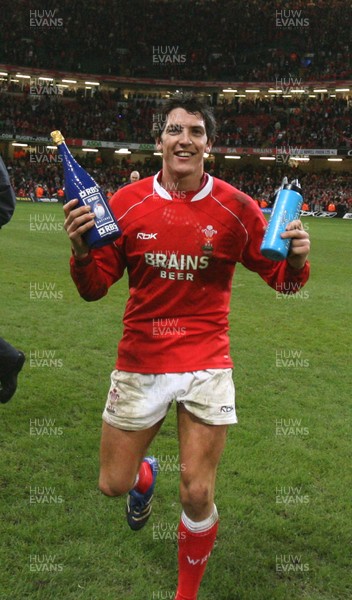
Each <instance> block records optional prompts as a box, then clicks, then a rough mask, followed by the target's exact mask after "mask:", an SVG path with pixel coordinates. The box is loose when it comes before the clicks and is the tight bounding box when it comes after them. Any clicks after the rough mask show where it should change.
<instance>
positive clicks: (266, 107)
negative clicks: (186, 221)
mask: <svg viewBox="0 0 352 600" xmlns="http://www.w3.org/2000/svg"><path fill="white" fill-rule="evenodd" d="M0 98H1V103H0V133H1V134H6V133H7V134H11V135H13V136H16V135H34V136H45V135H48V134H49V132H50V131H53V130H54V129H59V130H61V131H63V132H64V133H65V135H66V136H67V137H70V138H83V139H90V140H106V141H117V142H124V141H126V142H137V143H153V128H154V125H156V126H158V111H159V110H160V106H161V104H162V102H163V101H162V99H161V98H155V97H150V96H147V95H145V96H144V97H143V96H141V97H137V98H133V97H131V98H129V99H128V100H126V99H125V98H123V97H121V93H120V92H119V91H102V92H100V91H97V92H96V93H95V94H94V95H93V96H89V97H87V96H85V95H84V91H83V90H78V91H77V93H76V94H75V96H73V95H72V94H71V95H70V96H69V97H66V96H62V95H58V94H56V95H55V94H53V95H50V94H43V95H38V94H32V93H31V88H28V87H27V88H24V90H23V91H21V92H13V91H8V90H6V89H4V87H3V88H2V93H1V94H0ZM214 113H215V117H216V119H217V122H218V136H217V140H216V145H218V146H228V147H251V146H255V147H263V148H264V147H282V146H284V147H287V146H292V147H296V148H297V147H301V148H302V147H303V148H346V149H350V148H351V147H352V126H351V122H352V120H351V118H352V100H348V99H344V98H331V97H328V95H326V96H325V97H324V98H323V99H320V98H319V99H318V98H316V99H314V98H306V97H304V98H303V97H297V96H292V97H291V98H282V97H280V96H279V97H276V96H272V97H270V98H256V99H243V98H234V99H233V100H232V101H225V100H223V101H221V102H220V101H219V102H218V104H217V105H215V106H214Z"/></svg>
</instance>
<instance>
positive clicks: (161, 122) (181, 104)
mask: <svg viewBox="0 0 352 600" xmlns="http://www.w3.org/2000/svg"><path fill="white" fill-rule="evenodd" d="M175 108H183V109H184V110H185V111H187V112H188V113H191V114H195V113H199V114H201V115H202V117H203V119H204V124H205V131H206V134H207V138H208V140H209V141H211V142H213V141H214V140H215V137H216V121H215V117H214V114H213V110H212V108H211V107H210V106H209V105H207V104H205V103H204V102H203V101H202V100H200V99H199V98H197V97H196V96H194V95H191V94H184V95H180V96H177V97H174V98H170V100H168V101H167V102H165V104H164V105H163V107H162V109H161V111H160V112H158V113H156V114H155V115H154V117H153V135H154V137H155V138H160V137H161V134H162V133H163V131H164V129H165V125H166V121H167V117H168V115H169V113H170V112H171V111H172V110H174V109H175Z"/></svg>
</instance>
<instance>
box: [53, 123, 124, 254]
mask: <svg viewBox="0 0 352 600" xmlns="http://www.w3.org/2000/svg"><path fill="white" fill-rule="evenodd" d="M51 137H52V140H53V142H54V143H55V144H56V145H57V149H58V152H59V153H60V155H61V156H62V164H63V167H64V178H65V195H66V202H68V201H69V200H73V199H74V198H77V199H78V205H79V206H90V207H91V210H92V211H93V212H94V214H95V219H94V227H92V228H91V229H89V231H87V232H86V233H84V234H83V236H82V237H83V239H84V241H85V242H86V244H87V245H88V246H89V248H101V247H102V246H105V245H107V244H111V243H112V242H113V241H114V240H116V239H117V238H118V237H120V235H121V230H120V228H119V226H118V223H117V221H116V219H115V217H114V215H113V214H112V212H111V211H110V208H109V206H108V202H107V200H106V198H105V195H104V193H103V191H102V189H101V188H100V187H99V186H98V185H97V183H96V182H95V181H94V179H93V177H91V176H90V175H89V173H87V171H85V170H84V169H83V167H81V165H79V164H78V162H77V161H76V160H75V159H74V158H73V156H72V154H71V152H70V151H69V149H68V147H67V146H66V144H65V138H64V137H63V135H62V133H61V132H60V131H53V132H52V133H51Z"/></svg>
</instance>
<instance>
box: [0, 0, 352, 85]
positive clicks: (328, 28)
mask: <svg viewBox="0 0 352 600" xmlns="http://www.w3.org/2000/svg"><path fill="white" fill-rule="evenodd" d="M293 8H294V9H293ZM293 8H292V7H291V6H290V7H289V6H288V5H285V4H284V3H282V2H277V0H267V1H266V2H261V1H260V0H252V2H247V0H236V2H234V1H233V0H195V1H194V2H190V1H189V0H178V1H177V2H176V1H174V0H168V1H167V2H166V1H164V0H150V1H149V2H145V0H130V1H129V2H124V1H123V0H116V1H115V2H108V0H77V1H76V2H74V3H72V2H62V3H60V4H58V3H57V2H54V1H53V0H47V2H46V3H45V10H43V9H40V10H38V9H35V8H34V7H31V6H30V5H28V3H27V2H26V1H25V0H3V2H2V11H3V14H8V15H11V26H8V22H7V20H6V19H3V20H2V25H1V29H2V31H1V32H0V33H1V35H0V40H1V41H0V63H3V64H13V65H22V66H27V67H37V68H38V67H40V68H49V69H52V68H54V69H61V70H65V71H72V72H85V73H101V65H104V72H105V73H107V74H112V75H123V76H131V77H138V78H141V77H153V78H155V77H157V78H159V79H185V80H203V81H209V80H221V81H275V79H276V78H277V77H285V76H287V75H288V73H291V74H293V75H294V76H295V77H299V78H302V79H304V80H308V79H312V78H315V79H317V78H318V79H320V80H324V79H347V78H349V77H351V74H352V59H351V37H350V23H351V14H352V13H351V10H352V9H351V4H350V2H347V1H346V0H308V2H304V1H303V0H297V1H296V2H295V3H294V7H293ZM215 16H216V18H215ZM160 23H163V26H162V27H160ZM194 24H196V27H194ZM336 24H338V35H336ZM82 48H84V53H82Z"/></svg>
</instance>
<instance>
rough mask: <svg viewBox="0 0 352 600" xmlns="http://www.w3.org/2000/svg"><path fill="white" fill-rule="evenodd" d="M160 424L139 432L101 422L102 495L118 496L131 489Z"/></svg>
mask: <svg viewBox="0 0 352 600" xmlns="http://www.w3.org/2000/svg"><path fill="white" fill-rule="evenodd" d="M162 421H163V419H162V420H161V421H159V423H156V424H155V425H153V426H152V427H149V428H148V429H143V430H139V431H127V430H123V429H118V428H117V427H113V426H112V425H109V424H108V423H106V422H105V421H103V427H102V435H101V445H100V475H99V488H100V490H101V491H102V492H103V494H105V495H106V496H121V495H123V494H126V493H127V492H128V491H129V490H130V489H131V488H133V487H134V485H135V482H136V476H137V474H138V471H139V470H140V466H141V463H142V460H143V458H144V456H145V454H146V452H147V450H148V447H149V446H150V444H151V442H152V440H153V438H154V436H155V435H156V434H157V432H158V431H159V429H160V427H161V424H162ZM138 483H139V482H138Z"/></svg>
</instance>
